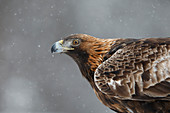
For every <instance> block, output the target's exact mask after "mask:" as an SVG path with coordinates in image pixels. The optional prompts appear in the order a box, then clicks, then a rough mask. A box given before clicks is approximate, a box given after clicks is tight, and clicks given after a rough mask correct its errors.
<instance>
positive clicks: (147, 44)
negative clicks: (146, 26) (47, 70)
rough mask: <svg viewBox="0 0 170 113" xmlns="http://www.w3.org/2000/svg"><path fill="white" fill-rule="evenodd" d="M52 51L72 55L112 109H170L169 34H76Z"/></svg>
mask: <svg viewBox="0 0 170 113" xmlns="http://www.w3.org/2000/svg"><path fill="white" fill-rule="evenodd" d="M51 51H52V52H58V53H62V52H64V53H66V54H67V55H69V56H71V57H72V58H73V59H74V60H75V62H76V63H77V64H78V66H79V68H80V70H81V73H82V75H83V76H84V77H85V78H86V79H87V80H88V81H89V83H90V84H91V86H92V88H93V89H94V92H95V94H96V95H97V97H98V98H99V100H100V101H101V102H102V103H103V104H104V105H106V106H108V107H109V108H110V109H112V110H114V111H116V112H119V113H168V112H170V38H145V39H99V38H95V37H92V36H89V35H86V34H75V35H71V36H68V37H66V38H65V39H64V40H61V41H59V42H56V43H55V44H54V45H53V47H52V49H51Z"/></svg>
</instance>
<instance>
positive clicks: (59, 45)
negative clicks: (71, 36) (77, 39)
mask: <svg viewBox="0 0 170 113" xmlns="http://www.w3.org/2000/svg"><path fill="white" fill-rule="evenodd" d="M68 50H74V48H70V47H67V46H64V45H63V40H60V41H58V42H55V43H54V44H53V45H52V47H51V53H64V52H67V51H68Z"/></svg>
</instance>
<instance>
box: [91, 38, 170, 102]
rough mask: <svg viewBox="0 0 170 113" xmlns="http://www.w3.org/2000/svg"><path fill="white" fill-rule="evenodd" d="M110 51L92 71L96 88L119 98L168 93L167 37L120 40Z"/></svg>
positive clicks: (169, 60)
mask: <svg viewBox="0 0 170 113" xmlns="http://www.w3.org/2000/svg"><path fill="white" fill-rule="evenodd" d="M124 42H125V41H124ZM119 43H120V42H119ZM120 44H122V43H120ZM121 47H122V48H121ZM113 53H114V54H113V55H112V56H111V57H110V58H108V59H107V60H106V61H105V62H103V63H102V64H101V65H100V66H99V67H98V68H97V69H96V71H95V74H94V81H95V83H96V86H97V87H98V89H99V90H100V91H102V92H103V93H105V94H107V93H108V92H109V94H111V95H110V96H114V97H116V98H121V99H134V97H135V95H137V96H138V98H139V99H140V95H141V97H143V96H146V97H150V98H155V97H163V98H166V97H167V96H168V95H169V94H170V38H163V39H161V38H160V39H159V38H158V39H141V40H135V42H133V43H132V42H131V43H128V45H126V44H125V43H123V46H120V45H119V46H118V47H117V49H116V51H115V49H113ZM98 70H100V71H98ZM101 83H102V84H101ZM103 84H104V85H103ZM105 89H107V90H105ZM111 92H113V93H111ZM167 98H169V97H167ZM141 99H142V98H141Z"/></svg>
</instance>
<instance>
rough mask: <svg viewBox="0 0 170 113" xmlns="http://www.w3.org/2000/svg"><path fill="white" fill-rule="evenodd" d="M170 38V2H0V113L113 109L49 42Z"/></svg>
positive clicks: (81, 112)
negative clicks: (80, 36) (76, 37)
mask: <svg viewBox="0 0 170 113" xmlns="http://www.w3.org/2000/svg"><path fill="white" fill-rule="evenodd" d="M73 33H86V34H90V35H93V36H95V37H100V38H117V37H119V38H128V37H130V38H145V37H168V36H170V0H0V113H113V111H111V110H110V109H109V108H107V107H105V106H104V105H103V104H101V103H100V101H99V100H98V99H97V97H96V96H95V94H94V92H93V90H92V88H91V87H90V85H89V83H88V82H87V81H86V80H85V79H84V78H83V77H82V76H81V73H80V71H79V69H78V66H77V65H76V63H75V62H74V61H73V60H72V59H71V58H70V57H68V56H66V55H64V54H61V55H59V54H55V55H52V54H51V53H50V48H51V45H52V44H53V43H54V42H55V41H57V40H59V39H61V38H63V37H66V36H68V35H70V34H73Z"/></svg>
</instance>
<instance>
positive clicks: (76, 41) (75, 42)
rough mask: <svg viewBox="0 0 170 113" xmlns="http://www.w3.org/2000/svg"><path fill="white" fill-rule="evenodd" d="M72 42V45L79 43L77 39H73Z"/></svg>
mask: <svg viewBox="0 0 170 113" xmlns="http://www.w3.org/2000/svg"><path fill="white" fill-rule="evenodd" d="M72 44H73V46H77V45H79V44H80V41H79V40H78V39H74V40H73V42H72Z"/></svg>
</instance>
